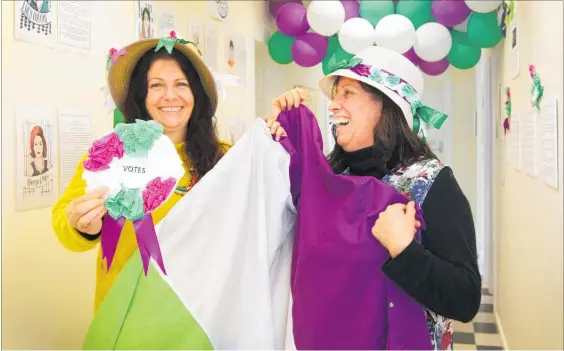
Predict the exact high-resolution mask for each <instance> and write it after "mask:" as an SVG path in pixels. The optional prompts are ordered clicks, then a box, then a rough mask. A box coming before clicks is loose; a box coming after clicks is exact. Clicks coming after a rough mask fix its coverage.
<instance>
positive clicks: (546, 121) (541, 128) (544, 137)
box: [537, 99, 558, 188]
mask: <svg viewBox="0 0 564 351" xmlns="http://www.w3.org/2000/svg"><path fill="white" fill-rule="evenodd" d="M537 118H538V148H539V152H538V155H539V178H540V179H541V180H542V181H543V182H544V183H545V184H547V185H548V186H551V187H553V188H558V102H557V100H556V99H554V100H545V101H544V103H543V104H542V105H541V110H540V113H539V116H538V117H537Z"/></svg>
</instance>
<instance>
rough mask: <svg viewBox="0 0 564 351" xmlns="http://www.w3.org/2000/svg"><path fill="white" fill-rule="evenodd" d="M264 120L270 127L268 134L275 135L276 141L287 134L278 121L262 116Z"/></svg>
mask: <svg viewBox="0 0 564 351" xmlns="http://www.w3.org/2000/svg"><path fill="white" fill-rule="evenodd" d="M264 121H265V122H266V126H267V127H268V128H270V134H272V135H276V141H280V138H281V137H283V136H288V134H286V131H285V130H284V128H283V127H282V126H281V125H280V122H277V121H273V120H271V119H266V118H264Z"/></svg>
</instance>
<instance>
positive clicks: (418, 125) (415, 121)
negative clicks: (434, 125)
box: [413, 115, 421, 135]
mask: <svg viewBox="0 0 564 351" xmlns="http://www.w3.org/2000/svg"><path fill="white" fill-rule="evenodd" d="M419 130H421V118H419V116H417V115H413V133H415V135H419Z"/></svg>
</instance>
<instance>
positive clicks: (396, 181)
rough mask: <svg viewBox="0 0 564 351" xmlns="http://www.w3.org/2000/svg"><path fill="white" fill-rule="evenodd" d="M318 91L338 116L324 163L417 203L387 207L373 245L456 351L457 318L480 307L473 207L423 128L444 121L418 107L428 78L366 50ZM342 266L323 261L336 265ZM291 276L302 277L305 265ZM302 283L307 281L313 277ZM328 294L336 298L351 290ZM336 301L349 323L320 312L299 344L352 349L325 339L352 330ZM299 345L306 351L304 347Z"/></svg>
mask: <svg viewBox="0 0 564 351" xmlns="http://www.w3.org/2000/svg"><path fill="white" fill-rule="evenodd" d="M320 88H321V90H322V91H323V93H324V94H325V95H326V96H327V97H328V98H329V99H331V100H332V102H331V104H330V106H329V110H330V111H331V112H332V114H333V115H334V118H335V119H334V129H333V131H334V137H335V140H336V145H335V148H334V149H333V151H332V152H331V153H330V155H329V157H328V158H329V160H328V161H329V163H330V165H331V167H332V169H333V171H334V172H335V173H338V174H343V175H355V176H370V177H376V178H378V179H380V180H382V181H383V182H384V183H387V184H390V185H392V186H394V187H395V188H396V189H397V190H398V191H399V192H400V193H402V194H403V195H405V196H406V197H408V198H409V199H410V200H411V201H410V202H409V203H408V204H407V205H401V204H396V205H391V206H389V207H388V208H387V209H386V210H385V211H383V212H381V213H380V215H379V218H378V219H377V220H376V222H375V224H374V226H373V228H372V235H373V236H374V238H375V240H377V241H378V242H379V243H380V244H381V245H382V246H383V247H384V248H385V249H386V250H387V251H388V253H389V260H388V261H387V262H386V263H385V264H384V265H383V266H382V267H379V269H381V271H382V272H383V273H384V275H385V276H387V277H388V278H389V279H390V280H392V281H394V282H395V283H396V284H397V285H398V286H399V287H401V288H402V289H403V290H404V291H405V292H407V293H408V294H409V295H410V296H411V297H412V298H413V299H415V300H416V301H417V302H419V303H420V304H422V305H423V306H424V309H425V312H426V315H427V326H428V329H429V334H430V339H431V345H432V347H433V348H435V349H452V347H453V340H452V336H453V328H452V319H455V320H459V321H462V322H468V321H470V320H472V319H473V318H474V316H475V315H476V313H477V312H478V309H479V306H480V298H481V277H480V273H479V270H478V264H477V254H476V238H475V231H474V223H473V219H472V213H471V209H470V205H469V203H468V200H467V199H466V197H465V195H464V194H463V192H462V190H461V189H460V187H459V185H458V183H457V181H456V179H455V178H454V175H453V172H452V170H451V169H450V168H449V167H448V166H446V165H444V164H443V163H442V162H440V161H439V160H438V159H437V157H436V156H435V155H434V154H433V152H432V151H431V149H430V148H429V146H428V145H427V143H426V142H425V135H426V132H425V128H426V127H432V128H437V129H438V128H440V127H441V125H442V123H443V122H444V120H445V119H446V117H447V116H446V115H444V114H442V113H440V112H438V111H435V110H433V109H431V108H429V107H427V106H424V105H422V103H421V96H422V93H423V76H422V74H421V72H420V71H419V69H418V68H417V67H416V66H414V65H413V64H412V63H411V62H410V61H409V60H408V59H406V58H405V57H403V56H402V55H400V54H398V53H395V52H393V51H391V50H389V49H385V48H381V47H371V48H367V49H365V50H363V51H362V52H360V53H358V54H357V55H356V56H355V57H354V58H352V59H350V60H346V61H342V62H334V63H333V67H332V73H330V74H329V75H328V76H326V77H324V78H323V79H322V80H321V82H320ZM305 99H306V96H305V94H304V92H302V91H301V90H300V89H299V88H295V89H292V90H290V91H288V92H286V93H284V94H282V95H281V96H280V97H278V98H276V99H275V100H273V103H272V109H271V116H270V119H269V120H268V121H267V125H269V126H271V127H273V128H276V127H277V125H279V122H277V121H276V120H277V118H278V115H279V113H280V112H281V111H286V110H289V109H292V108H294V107H298V106H299V105H300V104H301V103H303V102H304V101H305ZM416 206H420V207H421V208H422V211H423V215H424V221H425V226H426V228H425V230H424V231H422V233H421V238H422V242H421V243H418V242H417V241H416V240H415V239H414V237H415V234H416V231H417V228H419V227H420V226H421V223H419V222H418V221H416V219H415V213H416V211H415V208H416ZM367 235H370V234H369V233H367ZM300 240H302V239H300ZM312 250H313V249H312ZM306 251H307V250H306ZM318 254H319V253H318ZM306 255H307V253H306ZM338 259H339V258H338V257H333V256H327V257H326V258H325V260H326V261H327V262H328V263H329V262H331V264H332V265H336V264H337V263H336V262H338ZM294 260H296V257H294ZM298 260H299V257H298ZM295 269H296V272H298V271H299V265H297V267H296V268H295ZM294 274H298V273H295V272H294ZM293 279H294V278H293ZM300 279H301V281H302V282H304V281H308V279H307V277H303V276H302V277H300ZM329 284H330V283H329ZM302 285H307V283H302ZM300 288H301V289H304V290H307V289H308V288H307V286H306V287H304V286H301V287H300ZM311 288H313V287H311ZM325 288H326V289H325V291H330V290H331V289H336V290H339V289H347V288H348V286H343V287H341V286H333V287H325ZM335 296H337V295H335ZM332 301H333V302H335V301H339V300H337V299H336V298H334V299H333V300H332ZM340 301H341V303H342V304H343V305H346V306H345V307H346V308H345V307H344V310H342V311H341V312H342V314H341V315H339V316H340V317H336V318H334V319H344V320H342V321H335V320H333V321H332V320H330V319H331V318H329V317H328V316H329V315H330V313H333V312H332V310H337V309H339V308H338V306H335V304H333V305H328V306H325V308H323V311H318V314H322V315H324V316H325V320H319V324H318V325H315V326H311V328H315V333H313V332H312V333H311V335H317V336H318V337H319V338H318V339H316V340H313V339H312V340H310V341H309V343H308V342H305V343H304V344H303V345H305V344H307V345H308V346H307V348H317V347H321V348H326V347H341V348H342V347H344V348H347V345H346V343H347V341H345V345H337V344H338V343H336V342H333V343H332V344H331V345H333V346H330V345H327V343H328V342H329V341H327V342H325V344H323V342H322V341H320V338H321V339H331V338H333V337H332V336H331V335H334V333H333V332H331V330H333V331H334V330H343V329H345V327H341V326H340V325H339V323H346V324H347V325H351V323H352V325H354V320H350V319H348V318H342V317H343V315H346V314H347V313H349V312H347V311H346V310H351V306H353V305H354V304H353V305H351V303H352V302H348V301H342V300H340ZM389 307H390V308H393V307H394V306H393V304H390V306H389ZM395 307H396V309H397V307H398V306H395ZM302 308H308V306H305V307H304V306H303V305H301V306H300V313H305V311H303V310H302ZM343 311H344V312H343ZM309 312H311V313H312V314H315V313H316V312H315V311H309ZM388 313H390V312H388ZM335 316H337V313H335ZM358 317H359V316H358V315H357V317H354V316H351V318H356V319H358ZM358 323H360V322H358ZM306 328H307V326H306ZM353 329H355V333H360V334H357V335H356V336H359V335H361V334H362V333H369V334H370V333H371V334H372V336H371V335H367V336H366V338H365V340H370V338H374V337H376V334H377V331H375V330H371V331H369V330H366V329H367V328H364V329H363V328H362V326H361V325H358V328H353ZM303 334H304V335H305V334H307V332H304V333H303ZM322 336H323V337H322ZM362 336H364V335H362ZM340 337H341V339H340V340H349V341H348V343H349V347H352V346H351V345H352V344H350V340H351V339H350V338H349V339H347V338H345V337H344V336H340ZM296 345H297V346H298V348H299V347H300V346H299V345H298V340H296ZM320 345H323V346H320ZM355 345H357V346H358V344H355ZM359 347H362V346H359ZM364 347H366V346H364Z"/></svg>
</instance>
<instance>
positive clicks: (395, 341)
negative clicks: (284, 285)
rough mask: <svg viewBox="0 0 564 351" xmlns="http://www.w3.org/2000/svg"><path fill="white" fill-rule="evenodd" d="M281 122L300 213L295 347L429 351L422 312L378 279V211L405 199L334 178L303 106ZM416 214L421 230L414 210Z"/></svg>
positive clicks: (374, 183) (362, 181)
mask: <svg viewBox="0 0 564 351" xmlns="http://www.w3.org/2000/svg"><path fill="white" fill-rule="evenodd" d="M279 122H280V123H281V125H282V126H283V127H284V128H285V129H286V132H287V134H288V136H289V137H288V138H284V139H283V140H282V141H281V143H282V145H283V146H284V147H285V148H286V150H287V151H288V152H289V153H290V155H291V162H290V180H291V190H292V196H293V198H294V202H295V203H296V204H297V208H298V215H297V218H296V232H295V241H294V249H293V258H292V278H291V284H292V285H291V286H292V296H293V300H294V304H293V306H292V315H293V322H294V341H295V345H296V347H297V349H298V350H304V349H308V350H320V349H325V350H329V349H331V350H335V349H341V350H344V349H348V350H353V349H355V350H374V349H376V350H385V349H387V350H402V349H409V350H431V349H432V346H431V339H430V336H429V330H428V328H427V322H426V316H425V311H424V308H423V306H422V305H421V304H419V303H418V302H416V301H415V300H414V299H413V298H411V297H410V296H409V295H407V293H405V292H404V291H403V290H402V289H401V288H400V287H399V286H397V285H396V284H395V283H394V282H393V281H391V280H390V279H388V278H387V277H386V276H384V274H383V273H382V271H381V270H380V268H381V267H382V265H384V263H385V262H386V261H387V260H388V259H389V258H390V256H389V254H388V252H387V250H386V249H385V248H384V247H383V246H382V245H381V244H380V243H379V242H378V241H377V240H376V239H375V238H374V237H373V236H372V233H371V228H372V226H373V225H374V222H375V221H376V218H377V216H378V214H379V213H380V212H381V211H383V210H385V209H386V207H387V206H388V205H391V204H394V203H407V202H408V199H406V198H405V197H404V196H402V195H401V194H400V193H399V192H398V191H397V190H396V189H395V188H393V187H392V186H390V185H388V184H385V183H383V182H382V181H380V180H378V179H376V178H373V177H358V176H344V175H336V174H334V173H333V172H332V170H331V167H330V166H329V164H328V162H327V159H326V158H325V156H324V155H323V152H322V145H323V142H322V138H321V133H320V130H319V126H318V124H317V121H316V119H315V117H314V116H313V114H312V113H311V111H310V110H309V109H308V108H307V107H305V106H301V107H300V108H296V109H292V110H291V111H287V112H283V113H281V114H280V116H279ZM417 216H418V220H419V221H420V222H421V223H422V226H424V224H423V218H422V217H421V211H420V209H419V208H417ZM422 229H424V227H423V228H422ZM419 238H420V233H417V236H416V239H417V240H419Z"/></svg>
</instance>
